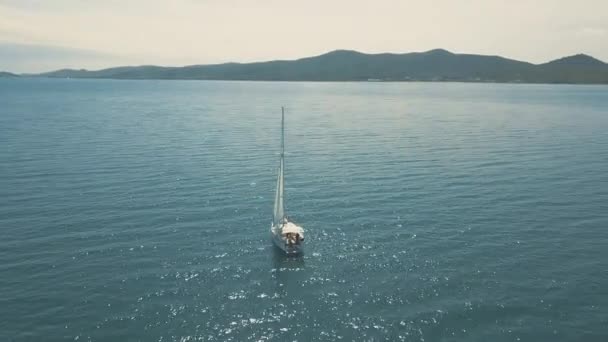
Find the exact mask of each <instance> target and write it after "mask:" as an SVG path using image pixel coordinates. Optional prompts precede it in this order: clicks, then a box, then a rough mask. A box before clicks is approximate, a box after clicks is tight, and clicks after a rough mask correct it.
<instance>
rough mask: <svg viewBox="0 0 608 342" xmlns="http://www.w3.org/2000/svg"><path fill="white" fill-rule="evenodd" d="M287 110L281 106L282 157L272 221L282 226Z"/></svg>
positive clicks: (283, 215)
mask: <svg viewBox="0 0 608 342" xmlns="http://www.w3.org/2000/svg"><path fill="white" fill-rule="evenodd" d="M284 123H285V111H284V109H283V108H282V107H281V159H280V162H279V170H278V172H277V191H276V193H275V197H274V216H273V220H272V223H273V224H274V225H275V226H277V227H278V226H280V225H281V222H283V218H284V217H285V209H284V206H283V193H284V190H285V189H284V188H285V185H284V184H285V180H284V177H283V174H284V172H285V171H284V164H285V161H284V159H285V124H284Z"/></svg>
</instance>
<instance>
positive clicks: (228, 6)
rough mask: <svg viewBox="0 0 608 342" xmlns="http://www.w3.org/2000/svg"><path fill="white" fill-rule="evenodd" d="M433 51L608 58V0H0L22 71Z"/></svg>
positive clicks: (5, 65) (14, 67) (11, 52)
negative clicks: (354, 52) (338, 51)
mask: <svg viewBox="0 0 608 342" xmlns="http://www.w3.org/2000/svg"><path fill="white" fill-rule="evenodd" d="M435 48H443V49H447V50H450V51H452V52H456V53H474V54H485V55H501V56H504V57H508V58H513V59H518V60H523V61H528V62H532V63H543V62H547V61H550V60H553V59H556V58H559V57H563V56H568V55H573V54H577V53H585V54H588V55H592V56H594V57H596V58H599V59H601V60H603V61H608V1H607V0H577V1H573V0H533V1H528V0H459V1H456V0H426V1H422V0H421V1H418V0H373V1H371V0H370V1H367V0H171V1H169V0H164V1H161V0H147V1H144V0H129V1H119V0H0V70H5V71H12V72H18V73H27V72H42V71H50V70H55V69H60V68H68V67H69V68H79V69H80V68H86V69H100V68H104V67H110V66H118V65H148V64H154V65H165V66H182V65H192V64H211V63H223V62H252V61H263V60H274V59H297V58H301V57H308V56H314V55H319V54H322V53H325V52H328V51H332V50H336V49H349V50H357V51H361V52H367V53H379V52H394V53H405V52H416V51H427V50H431V49H435Z"/></svg>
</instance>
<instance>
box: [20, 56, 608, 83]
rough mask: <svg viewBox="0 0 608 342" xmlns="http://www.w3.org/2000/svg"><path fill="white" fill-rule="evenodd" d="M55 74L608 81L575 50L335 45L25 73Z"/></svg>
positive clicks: (601, 67) (607, 71)
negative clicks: (296, 52) (282, 55)
mask: <svg viewBox="0 0 608 342" xmlns="http://www.w3.org/2000/svg"><path fill="white" fill-rule="evenodd" d="M28 76H35V77H55V78H111V79H176V80H251V81H457V82H503V83H507V82H508V83H573V84H608V64H606V63H604V62H602V61H600V60H598V59H595V58H593V57H591V56H588V55H584V54H578V55H574V56H569V57H563V58H560V59H556V60H554V61H551V62H548V63H543V64H532V63H528V62H522V61H517V60H513V59H508V58H504V57H500V56H484V55H473V54H456V53H452V52H449V51H446V50H442V49H436V50H430V51H426V52H415V53H403V54H395V53H380V54H366V53H361V52H357V51H350V50H336V51H332V52H329V53H326V54H323V55H320V56H314V57H307V58H301V59H297V60H276V61H267V62H256V63H225V64H213V65H191V66H184V67H160V66H125V67H116V68H109V69H103V70H96V71H89V70H84V69H81V70H74V69H62V70H57V71H52V72H47V73H41V74H35V75H28Z"/></svg>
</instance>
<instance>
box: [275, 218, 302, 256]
mask: <svg viewBox="0 0 608 342" xmlns="http://www.w3.org/2000/svg"><path fill="white" fill-rule="evenodd" d="M281 229H282V228H281V227H275V226H273V225H272V224H271V225H270V236H271V239H272V243H273V244H274V245H275V246H277V248H279V249H280V250H282V251H283V252H285V254H287V255H300V254H303V253H304V241H300V242H299V243H298V244H292V245H289V243H288V242H287V239H286V238H284V237H283V236H282V235H281V233H280V231H281Z"/></svg>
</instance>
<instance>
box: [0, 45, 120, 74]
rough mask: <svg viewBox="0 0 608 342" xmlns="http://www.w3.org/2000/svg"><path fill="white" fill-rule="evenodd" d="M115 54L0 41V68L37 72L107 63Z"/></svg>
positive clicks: (112, 59)
mask: <svg viewBox="0 0 608 342" xmlns="http://www.w3.org/2000/svg"><path fill="white" fill-rule="evenodd" d="M116 59H117V58H116V56H114V55H111V54H108V53H102V52H98V51H92V50H85V49H74V48H66V47H61V46H52V45H39V44H22V43H14V42H0V69H3V70H8V71H14V72H39V71H49V70H51V69H58V68H67V67H78V66H79V65H83V64H87V65H100V66H102V65H109V63H111V62H112V61H114V60H116Z"/></svg>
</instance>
